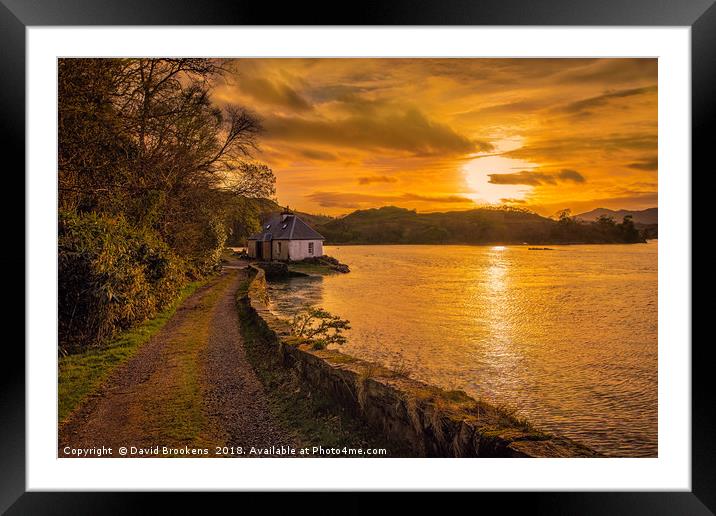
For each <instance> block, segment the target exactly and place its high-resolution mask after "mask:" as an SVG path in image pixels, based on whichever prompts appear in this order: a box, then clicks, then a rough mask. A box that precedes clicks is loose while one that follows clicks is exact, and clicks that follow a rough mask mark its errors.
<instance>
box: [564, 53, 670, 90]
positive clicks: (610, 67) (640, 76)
mask: <svg viewBox="0 0 716 516" xmlns="http://www.w3.org/2000/svg"><path fill="white" fill-rule="evenodd" d="M658 66H659V61H658V59H655V58H633V59H628V58H625V59H596V60H593V61H587V62H585V65H584V66H577V67H573V68H569V69H567V70H566V71H564V73H563V74H562V76H561V77H560V82H562V83H567V84H568V83H596V84H605V83H606V84H609V83H611V84H614V83H627V82H632V81H644V80H650V79H654V78H656V77H657V72H658Z"/></svg>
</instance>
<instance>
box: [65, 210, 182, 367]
mask: <svg viewBox="0 0 716 516" xmlns="http://www.w3.org/2000/svg"><path fill="white" fill-rule="evenodd" d="M185 283H186V275H185V267H184V264H183V262H182V261H181V260H180V259H179V258H177V257H176V256H175V255H174V253H173V252H172V251H171V250H170V249H169V247H168V246H167V245H166V244H165V243H163V242H162V241H161V240H160V239H159V238H158V237H157V236H156V235H155V234H154V233H153V232H152V231H150V230H147V229H138V228H135V227H132V226H131V225H130V224H128V223H127V221H126V220H125V219H124V218H123V217H109V216H100V215H97V214H94V213H85V214H72V213H66V212H60V214H59V227H58V286H59V292H58V296H59V300H58V301H59V302H58V331H59V344H60V353H63V354H65V353H71V352H76V351H80V350H83V349H86V348H88V347H91V346H96V345H99V344H101V343H102V342H104V341H105V340H106V339H108V338H110V337H112V336H113V335H114V334H115V333H117V332H118V331H121V330H124V329H126V328H128V327H130V326H131V325H132V324H135V323H138V322H141V321H144V320H145V319H147V318H149V317H152V316H154V315H155V314H156V313H157V311H159V310H161V309H162V308H164V307H165V306H167V305H168V304H169V303H171V302H172V301H173V300H174V299H176V297H177V295H178V294H179V291H180V289H181V288H182V287H183V286H184V284H185Z"/></svg>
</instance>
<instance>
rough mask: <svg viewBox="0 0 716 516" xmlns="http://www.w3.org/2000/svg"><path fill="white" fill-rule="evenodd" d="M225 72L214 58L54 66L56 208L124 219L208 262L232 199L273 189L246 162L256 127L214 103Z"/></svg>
mask: <svg viewBox="0 0 716 516" xmlns="http://www.w3.org/2000/svg"><path fill="white" fill-rule="evenodd" d="M226 73H227V71H226V69H225V68H224V66H223V62H221V61H219V60H213V59H183V58H182V59H62V60H60V63H59V84H60V87H59V93H60V102H59V120H60V146H59V147H60V167H59V168H60V170H59V176H60V185H59V186H60V206H61V208H62V209H69V210H72V211H80V212H90V211H95V212H101V213H107V214H112V215H120V214H121V215H123V216H125V217H126V218H127V220H128V221H130V223H133V224H136V225H137V226H141V227H149V228H151V229H153V230H155V231H157V232H158V233H159V234H160V235H161V237H162V238H163V239H164V240H165V241H166V242H167V243H169V245H170V246H171V247H172V248H173V249H174V250H175V251H176V252H177V254H179V255H180V256H185V257H187V258H188V259H190V260H191V261H193V262H195V263H196V264H198V265H201V264H203V263H204V262H205V261H206V260H207V259H208V260H212V259H214V258H215V257H216V252H215V251H216V248H217V247H221V246H223V240H222V238H225V235H226V233H227V231H226V227H225V226H226V224H227V221H226V216H227V212H228V210H229V206H230V204H231V202H232V199H233V198H232V195H233V196H237V195H241V196H248V197H270V196H272V195H273V194H274V184H275V178H274V176H273V172H272V171H271V169H270V168H268V167H267V166H266V165H263V164H260V163H256V162H254V160H253V158H252V154H253V152H254V151H255V150H256V149H257V147H258V136H259V134H260V133H261V130H262V129H261V124H260V121H259V119H258V118H257V117H256V116H255V115H253V114H252V113H251V112H250V111H248V110H247V109H245V108H241V107H238V106H233V105H226V106H221V107H220V106H218V105H216V104H215V103H214V102H213V101H212V98H211V91H212V85H213V84H214V83H215V82H216V80H218V79H219V78H220V77H221V76H223V75H224V74H226ZM227 192H228V193H229V194H232V195H226V194H227ZM221 226H224V227H223V228H221ZM207 251H208V252H207Z"/></svg>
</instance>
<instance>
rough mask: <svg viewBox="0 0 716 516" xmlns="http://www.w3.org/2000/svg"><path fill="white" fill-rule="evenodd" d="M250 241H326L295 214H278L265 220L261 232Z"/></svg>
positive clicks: (250, 238)
mask: <svg viewBox="0 0 716 516" xmlns="http://www.w3.org/2000/svg"><path fill="white" fill-rule="evenodd" d="M249 240H261V241H266V240H325V238H324V237H323V235H321V234H320V233H319V232H318V231H316V230H315V229H313V228H311V227H310V226H309V225H308V224H306V223H305V222H303V221H302V220H301V219H300V218H298V217H297V216H296V215H295V214H293V213H278V214H275V215H272V216H271V217H269V218H268V219H267V220H265V221H264V222H263V225H262V226H261V231H260V232H258V233H256V234H254V235H251V236H250V237H249Z"/></svg>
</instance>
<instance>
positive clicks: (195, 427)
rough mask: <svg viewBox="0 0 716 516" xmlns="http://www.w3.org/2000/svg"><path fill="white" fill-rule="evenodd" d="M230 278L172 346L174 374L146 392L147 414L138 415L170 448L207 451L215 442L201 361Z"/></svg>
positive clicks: (208, 298) (196, 311)
mask: <svg viewBox="0 0 716 516" xmlns="http://www.w3.org/2000/svg"><path fill="white" fill-rule="evenodd" d="M226 281H231V276H229V275H227V276H225V277H224V278H223V279H219V281H218V282H217V283H216V284H214V285H213V287H212V289H211V290H209V291H208V292H207V293H206V294H204V296H203V297H202V299H201V302H200V303H199V304H198V305H197V306H196V307H195V308H194V309H193V311H192V315H191V318H190V319H187V320H186V321H185V322H184V323H183V324H182V326H181V327H180V328H179V329H178V331H177V332H176V335H175V336H173V337H172V341H170V342H169V348H170V349H171V350H172V352H171V354H170V355H168V356H167V357H166V364H165V367H166V369H167V370H170V371H171V374H167V375H162V376H158V377H156V378H152V379H150V380H149V381H148V382H147V384H146V386H145V388H144V390H143V392H144V393H145V394H146V395H147V396H146V399H145V400H144V402H143V403H141V406H142V407H144V409H145V411H146V413H145V414H137V416H138V417H140V418H141V419H143V420H144V421H145V424H146V425H147V426H148V427H150V428H147V430H148V431H149V432H150V433H152V434H154V435H155V436H157V439H159V440H161V442H162V443H165V444H168V445H183V444H187V445H191V446H194V447H205V446H208V445H213V444H217V443H215V442H214V439H213V437H212V436H211V434H212V429H211V428H209V422H208V421H207V419H206V417H205V415H204V412H203V410H202V407H203V400H204V393H203V387H202V378H201V374H202V371H201V367H200V365H201V357H200V354H201V353H202V351H203V350H204V349H205V344H206V342H207V341H208V335H209V332H210V330H211V319H212V309H213V307H214V306H215V305H216V302H217V298H218V297H219V296H220V295H221V294H222V292H223V290H224V289H223V287H224V284H223V282H226Z"/></svg>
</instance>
